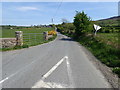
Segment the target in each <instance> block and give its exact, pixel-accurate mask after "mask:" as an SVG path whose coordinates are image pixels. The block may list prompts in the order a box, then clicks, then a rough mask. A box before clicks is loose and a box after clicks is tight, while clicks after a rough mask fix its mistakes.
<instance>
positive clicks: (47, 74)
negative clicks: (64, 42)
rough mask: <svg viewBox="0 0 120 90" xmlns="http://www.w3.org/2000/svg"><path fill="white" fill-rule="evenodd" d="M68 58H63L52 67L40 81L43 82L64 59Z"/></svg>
mask: <svg viewBox="0 0 120 90" xmlns="http://www.w3.org/2000/svg"><path fill="white" fill-rule="evenodd" d="M66 58H68V57H67V56H65V57H64V58H62V59H61V60H60V61H59V62H58V63H57V64H56V65H54V66H53V67H52V68H51V69H50V70H49V71H48V72H47V73H46V74H45V75H43V77H42V80H44V79H45V78H47V77H48V76H49V75H50V74H51V73H52V72H53V71H55V69H56V68H57V67H58V66H59V65H60V64H61V63H62V62H63V61H64V60H65V59H66Z"/></svg>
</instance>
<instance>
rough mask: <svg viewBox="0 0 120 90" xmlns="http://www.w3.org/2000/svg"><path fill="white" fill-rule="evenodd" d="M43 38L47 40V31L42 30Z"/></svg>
mask: <svg viewBox="0 0 120 90" xmlns="http://www.w3.org/2000/svg"><path fill="white" fill-rule="evenodd" d="M43 36H44V39H45V40H46V41H47V40H48V32H47V31H46V32H43Z"/></svg>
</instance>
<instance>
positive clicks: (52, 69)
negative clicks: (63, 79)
mask: <svg viewBox="0 0 120 90" xmlns="http://www.w3.org/2000/svg"><path fill="white" fill-rule="evenodd" d="M67 59H68V56H65V57H63V58H62V59H61V60H60V61H59V62H58V63H57V64H55V65H54V66H53V67H52V68H51V69H50V70H49V71H48V72H47V73H46V74H45V75H43V77H42V78H41V80H40V81H38V82H37V83H35V85H34V86H32V88H41V87H46V88H54V87H55V86H56V87H57V88H62V87H63V86H61V85H58V84H55V85H53V84H51V85H49V84H48V83H47V82H44V80H45V79H46V78H47V77H48V76H49V75H50V74H52V73H53V71H55V70H56V69H57V67H58V66H59V65H60V64H62V62H63V61H64V60H67ZM63 88H65V87H63Z"/></svg>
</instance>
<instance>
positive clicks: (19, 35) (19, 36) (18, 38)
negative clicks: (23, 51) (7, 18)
mask: <svg viewBox="0 0 120 90" xmlns="http://www.w3.org/2000/svg"><path fill="white" fill-rule="evenodd" d="M15 37H16V46H22V45H23V32H22V31H15Z"/></svg>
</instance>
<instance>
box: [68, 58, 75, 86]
mask: <svg viewBox="0 0 120 90" xmlns="http://www.w3.org/2000/svg"><path fill="white" fill-rule="evenodd" d="M66 63H67V72H68V77H69V81H70V86H69V87H70V88H74V82H73V77H72V71H71V67H70V63H69V59H68V58H67V59H66Z"/></svg>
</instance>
